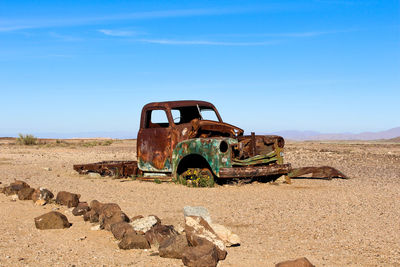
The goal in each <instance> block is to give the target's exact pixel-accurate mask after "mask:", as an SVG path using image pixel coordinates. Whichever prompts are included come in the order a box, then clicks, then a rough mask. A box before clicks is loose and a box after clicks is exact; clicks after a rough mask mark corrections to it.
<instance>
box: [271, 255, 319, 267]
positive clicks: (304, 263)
mask: <svg viewBox="0 0 400 267" xmlns="http://www.w3.org/2000/svg"><path fill="white" fill-rule="evenodd" d="M275 267H315V266H314V265H313V264H312V263H311V262H310V261H309V260H308V259H307V258H305V257H303V258H299V259H295V260H289V261H283V262H280V263H277V264H276V265H275Z"/></svg>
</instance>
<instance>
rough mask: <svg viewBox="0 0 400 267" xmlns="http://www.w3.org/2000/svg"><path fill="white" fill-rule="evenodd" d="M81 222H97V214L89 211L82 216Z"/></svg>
mask: <svg viewBox="0 0 400 267" xmlns="http://www.w3.org/2000/svg"><path fill="white" fill-rule="evenodd" d="M83 220H84V221H85V222H86V221H89V222H91V223H95V222H99V214H98V213H97V212H95V211H94V210H90V211H88V212H86V213H85V214H84V215H83ZM99 227H100V226H99Z"/></svg>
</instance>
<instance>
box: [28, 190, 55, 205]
mask: <svg viewBox="0 0 400 267" xmlns="http://www.w3.org/2000/svg"><path fill="white" fill-rule="evenodd" d="M53 197H54V195H53V193H52V192H51V191H50V190H48V189H46V188H44V187H39V188H38V189H36V190H35V192H33V194H32V201H33V202H34V203H35V205H40V206H43V205H45V204H47V203H49V201H50V200H51V199H52V198H53Z"/></svg>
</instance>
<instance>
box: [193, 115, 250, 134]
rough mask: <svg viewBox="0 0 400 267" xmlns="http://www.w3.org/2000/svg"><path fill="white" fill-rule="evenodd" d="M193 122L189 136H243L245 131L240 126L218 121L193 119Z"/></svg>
mask: <svg viewBox="0 0 400 267" xmlns="http://www.w3.org/2000/svg"><path fill="white" fill-rule="evenodd" d="M191 124H192V130H191V132H190V134H189V138H196V137H215V136H226V137H232V138H236V137H239V136H242V135H243V132H244V131H243V130H242V129H241V128H239V127H236V126H234V125H231V124H228V123H224V122H218V121H210V120H199V119H194V120H192V121H191Z"/></svg>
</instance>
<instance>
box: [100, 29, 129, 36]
mask: <svg viewBox="0 0 400 267" xmlns="http://www.w3.org/2000/svg"><path fill="white" fill-rule="evenodd" d="M98 31H99V32H101V33H103V34H105V35H108V36H116V37H129V36H134V35H137V33H136V32H134V31H124V30H107V29H101V30H98Z"/></svg>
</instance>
